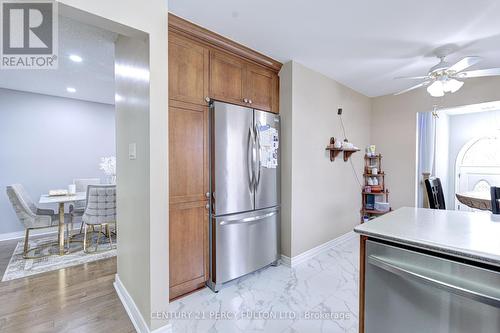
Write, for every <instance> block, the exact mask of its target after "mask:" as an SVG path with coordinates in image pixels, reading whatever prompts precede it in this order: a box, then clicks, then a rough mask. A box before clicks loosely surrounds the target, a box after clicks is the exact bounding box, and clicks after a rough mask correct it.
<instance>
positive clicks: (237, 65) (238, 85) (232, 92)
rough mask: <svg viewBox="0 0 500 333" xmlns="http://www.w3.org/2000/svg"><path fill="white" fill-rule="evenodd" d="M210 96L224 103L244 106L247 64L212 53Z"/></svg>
mask: <svg viewBox="0 0 500 333" xmlns="http://www.w3.org/2000/svg"><path fill="white" fill-rule="evenodd" d="M210 54H211V56H210V96H211V97H213V98H215V99H217V100H220V101H224V102H229V103H234V104H244V102H243V99H244V98H247V96H244V95H243V89H244V87H243V86H244V81H245V76H246V64H245V62H244V61H243V60H240V59H238V58H236V57H232V56H230V55H227V54H224V53H221V52H217V51H211V53H210Z"/></svg>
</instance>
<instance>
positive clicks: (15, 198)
mask: <svg viewBox="0 0 500 333" xmlns="http://www.w3.org/2000/svg"><path fill="white" fill-rule="evenodd" d="M7 196H8V197H9V200H10V202H11V204H12V206H13V207H14V210H15V211H16V215H17V218H18V219H19V221H20V222H21V223H22V224H23V225H24V227H25V228H26V236H25V238H24V251H23V258H25V259H36V258H41V257H44V256H46V255H40V256H29V255H28V253H29V252H31V251H35V250H38V249H41V248H43V247H45V246H50V245H53V244H54V243H57V241H55V242H51V243H49V244H45V245H44V246H39V247H35V248H32V249H30V248H29V233H30V230H34V229H43V228H51V227H55V226H57V225H59V215H58V214H56V213H55V212H54V211H53V210H52V209H40V208H38V207H36V206H35V204H34V203H33V201H32V200H31V198H30V196H29V195H28V193H27V192H26V190H25V189H24V187H23V186H22V185H21V184H13V185H9V186H7ZM66 217H69V216H68V215H67V214H65V218H66Z"/></svg>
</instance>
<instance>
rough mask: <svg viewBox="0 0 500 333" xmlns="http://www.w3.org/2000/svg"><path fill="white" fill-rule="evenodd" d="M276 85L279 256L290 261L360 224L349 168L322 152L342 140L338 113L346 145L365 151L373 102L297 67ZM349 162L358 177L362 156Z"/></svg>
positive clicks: (287, 66)
mask: <svg viewBox="0 0 500 333" xmlns="http://www.w3.org/2000/svg"><path fill="white" fill-rule="evenodd" d="M280 83H281V102H282V104H281V107H280V112H281V117H282V126H283V127H284V130H283V132H282V136H283V137H282V141H283V145H282V147H283V148H282V163H281V164H282V166H283V170H282V197H283V200H282V206H283V213H282V225H283V226H282V231H285V232H284V234H283V235H282V238H283V240H284V241H283V242H282V243H283V249H282V252H283V254H285V255H287V256H292V257H293V256H296V255H298V254H300V253H302V252H304V251H307V250H309V249H311V248H313V247H316V246H318V245H321V244H323V243H325V242H327V241H329V240H331V239H333V238H336V237H338V236H341V235H343V234H345V233H347V232H349V231H351V230H352V228H353V227H354V226H355V225H357V224H358V223H359V218H360V215H359V210H360V208H361V194H360V186H359V185H358V183H357V182H356V179H355V177H354V175H353V170H352V168H351V164H350V163H349V162H347V163H346V162H344V161H343V160H342V156H339V158H337V159H336V160H335V162H330V159H329V155H328V153H327V152H326V151H325V147H326V145H327V144H328V143H329V139H330V137H331V136H335V137H342V132H341V128H340V122H339V119H338V116H337V108H338V107H342V108H343V110H344V115H343V117H344V123H345V126H346V131H347V137H348V139H349V140H350V141H352V142H354V143H355V144H356V145H357V146H358V147H360V148H364V147H365V146H366V145H368V144H369V143H370V122H371V119H370V118H371V101H370V98H368V97H366V96H364V95H361V94H359V93H357V92H355V91H353V90H351V89H349V88H347V87H345V86H343V85H341V84H339V83H338V82H336V81H334V80H332V79H330V78H327V77H326V76H324V75H322V74H319V73H317V72H314V71H312V70H310V69H308V68H306V67H304V66H302V65H301V64H299V63H297V62H291V63H287V64H285V65H284V67H283V69H282V72H281V75H280ZM352 161H353V164H354V167H355V169H356V171H357V172H358V174H359V175H361V174H362V171H363V165H364V164H363V163H364V162H363V152H359V153H356V154H354V155H353V156H352ZM360 177H361V176H360ZM289 229H290V230H291V232H289V231H288V230H289ZM288 233H290V238H291V239H290V241H288V240H287V237H288Z"/></svg>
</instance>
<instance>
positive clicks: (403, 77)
mask: <svg viewBox="0 0 500 333" xmlns="http://www.w3.org/2000/svg"><path fill="white" fill-rule="evenodd" d="M428 78H429V77H428V76H427V75H425V76H396V77H395V78H394V80H424V79H428Z"/></svg>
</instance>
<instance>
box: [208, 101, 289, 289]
mask: <svg viewBox="0 0 500 333" xmlns="http://www.w3.org/2000/svg"><path fill="white" fill-rule="evenodd" d="M210 118H211V119H210V146H211V149H210V151H211V152H210V169H211V170H210V193H207V195H208V196H209V197H210V207H211V209H210V212H211V214H210V215H211V216H210V233H209V235H210V242H209V243H210V279H209V282H208V286H209V287H210V288H211V289H212V290H214V291H218V290H219V289H220V288H221V287H222V285H223V284H224V283H226V282H228V281H231V280H233V279H236V278H238V277H241V276H243V275H245V274H248V273H251V272H253V271H256V270H258V269H260V268H263V267H266V266H268V265H271V264H273V265H276V264H277V263H278V259H279V246H280V244H279V242H280V118H279V115H277V114H273V113H270V112H265V111H260V110H255V109H251V108H246V107H241V106H236V105H232V104H227V103H222V102H217V101H212V102H211V109H210Z"/></svg>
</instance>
